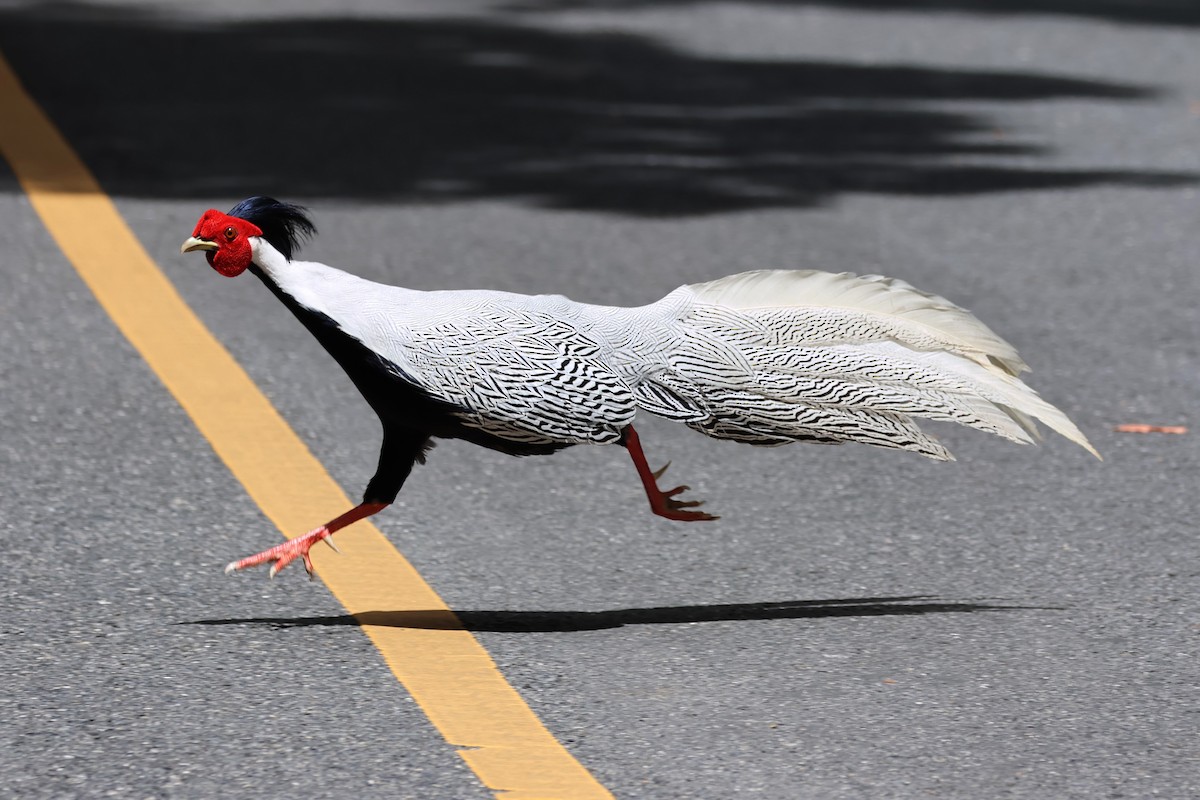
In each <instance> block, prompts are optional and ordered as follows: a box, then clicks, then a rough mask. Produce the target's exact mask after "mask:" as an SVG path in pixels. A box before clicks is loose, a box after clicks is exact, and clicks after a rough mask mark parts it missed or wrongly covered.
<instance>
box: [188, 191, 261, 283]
mask: <svg viewBox="0 0 1200 800" xmlns="http://www.w3.org/2000/svg"><path fill="white" fill-rule="evenodd" d="M252 236H262V229H261V228H259V227H258V226H257V225H254V224H253V223H250V222H247V221H246V220H244V219H239V218H237V217H231V216H229V215H228V214H222V213H221V212H220V211H217V210H216V209H215V208H210V209H209V210H208V211H205V212H204V215H203V216H202V217H200V221H199V222H197V223H196V229H195V230H194V231H192V235H191V236H190V237H189V238H188V239H187V240H186V241H185V242H184V243H183V246H182V247H181V248H180V252H182V253H189V252H191V251H192V250H203V251H204V256H205V258H207V259H208V263H209V265H210V266H211V267H212V268H213V269H215V270H216V271H217V272H219V273H221V274H222V275H224V276H226V277H228V278H232V277H235V276H237V275H241V274H242V273H243V272H245V271H246V268H247V267H249V266H250V260H251V259H252V258H253V257H254V251H253V250H252V249H251V247H250V237H252Z"/></svg>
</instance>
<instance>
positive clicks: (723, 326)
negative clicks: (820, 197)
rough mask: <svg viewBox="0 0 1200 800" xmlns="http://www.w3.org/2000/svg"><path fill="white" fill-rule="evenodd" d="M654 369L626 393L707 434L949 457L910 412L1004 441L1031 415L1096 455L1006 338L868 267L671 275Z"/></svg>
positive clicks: (1025, 433)
mask: <svg viewBox="0 0 1200 800" xmlns="http://www.w3.org/2000/svg"><path fill="white" fill-rule="evenodd" d="M663 303H664V304H665V305H668V306H674V307H677V308H679V310H680V312H681V313H679V315H678V317H677V327H676V329H675V330H676V333H677V334H678V336H676V337H674V339H673V341H672V343H671V344H670V346H669V347H668V352H667V354H666V355H667V357H666V359H664V360H663V362H662V365H661V368H657V369H655V370H652V371H651V372H650V374H648V375H646V376H645V378H644V379H643V381H642V382H641V384H640V385H639V386H638V387H636V388H635V399H636V402H637V403H638V404H639V406H641V407H642V408H644V409H646V410H647V411H650V412H651V413H654V414H659V415H661V416H665V417H668V418H670V419H675V420H678V421H680V422H684V423H685V424H687V425H689V426H691V427H694V428H696V429H697V430H700V431H703V432H704V433H706V434H708V435H710V436H715V437H717V438H726V439H735V440H739V441H747V442H751V443H754V444H762V445H777V444H785V443H787V442H789V441H797V440H801V441H810V442H819V443H826V444H838V443H841V442H843V441H857V442H864V443H867V444H874V445H878V446H882V447H892V448H900V449H905V450H912V451H915V452H919V453H921V454H923V455H926V456H929V457H931V458H938V459H950V458H952V456H951V455H950V453H949V451H948V450H946V448H945V447H944V446H943V445H941V444H940V443H939V442H937V441H936V440H934V439H932V438H931V437H930V436H928V435H927V434H925V433H924V432H922V431H921V430H920V429H919V428H917V426H916V423H915V422H914V421H913V419H911V418H914V417H916V418H927V419H937V420H947V421H952V422H957V423H960V424H962V425H966V426H968V427H972V428H977V429H979V430H983V431H987V432H989V433H993V434H995V435H997V436H1001V437H1004V438H1006V439H1009V440H1011V441H1014V442H1019V443H1022V444H1030V443H1032V442H1034V441H1035V439H1037V438H1040V436H1039V434H1038V431H1037V427H1036V425H1035V423H1034V422H1033V420H1034V419H1035V418H1036V419H1038V420H1040V421H1042V422H1043V423H1045V424H1046V425H1048V426H1049V427H1050V428H1051V429H1053V430H1055V431H1057V432H1058V433H1060V434H1062V435H1063V436H1065V437H1066V438H1068V439H1070V440H1071V441H1073V442H1076V443H1077V444H1079V445H1080V446H1082V447H1084V448H1085V449H1087V450H1088V451H1089V452H1091V453H1092V454H1093V455H1096V456H1097V457H1099V455H1098V454H1097V453H1096V451H1095V449H1093V448H1092V446H1091V445H1090V444H1089V443H1088V441H1087V439H1086V438H1085V437H1084V436H1083V434H1082V433H1081V432H1080V431H1079V429H1078V428H1076V427H1075V425H1074V424H1072V423H1071V421H1070V420H1068V419H1067V417H1066V416H1065V415H1064V414H1063V413H1062V412H1061V411H1059V410H1058V409H1057V408H1055V407H1054V406H1052V405H1050V404H1049V403H1047V402H1046V401H1045V400H1043V399H1041V398H1040V397H1039V396H1038V395H1037V393H1036V392H1034V391H1033V390H1032V389H1031V388H1029V387H1028V386H1027V385H1025V384H1024V383H1023V382H1022V381H1021V380H1019V379H1018V378H1017V377H1016V376H1017V375H1018V374H1019V373H1020V372H1022V371H1024V370H1027V369H1028V367H1027V366H1026V365H1025V362H1024V361H1022V360H1021V358H1020V356H1019V355H1017V352H1016V350H1015V349H1014V348H1013V347H1012V345H1010V344H1009V343H1007V342H1005V341H1004V340H1003V339H1001V338H1000V337H999V336H997V335H996V334H995V333H994V332H993V331H992V330H990V329H989V328H988V327H987V326H985V325H984V324H983V323H981V322H979V321H978V320H977V319H976V318H975V317H973V316H972V315H971V314H970V313H969V312H967V311H965V310H963V309H961V308H959V307H958V306H956V305H954V304H953V303H951V302H950V301H948V300H946V299H944V298H942V297H938V296H937V295H932V294H928V293H925V292H921V291H918V290H917V289H914V288H913V287H911V286H909V285H908V284H907V283H905V282H903V281H899V280H895V279H890V278H883V277H880V276H876V275H869V276H864V277H857V276H854V275H851V274H849V273H841V274H833V273H827V272H814V271H803V272H788V271H760V272H748V273H743V274H741V275H732V276H729V277H727V278H722V279H720V280H716V281H712V282H709V283H702V284H694V285H691V286H686V287H681V288H680V289H679V290H677V291H676V292H674V293H672V294H671V295H670V296H668V297H667V298H665V299H664V301H663Z"/></svg>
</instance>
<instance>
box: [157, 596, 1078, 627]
mask: <svg viewBox="0 0 1200 800" xmlns="http://www.w3.org/2000/svg"><path fill="white" fill-rule="evenodd" d="M1023 610H1061V609H1058V608H1051V607H1048V606H1023V605H1008V604H1000V603H993V602H984V601H978V600H973V601H947V600H942V599H939V598H937V597H934V596H931V595H905V596H899V597H855V598H844V599H831V600H790V601H784V602H771V603H727V604H716V605H690V606H660V607H654V608H621V609H613V610H609V611H506V610H459V611H448V610H437V609H429V610H413V611H364V612H362V613H360V614H355V615H351V614H339V615H331V616H320V617H243V618H226V619H198V620H190V621H187V622H182V623H180V624H185V625H258V626H265V627H270V628H306V627H313V626H333V627H336V626H360V625H368V626H378V627H388V628H416V629H423V630H467V631H472V632H494V633H574V632H579V631H595V630H604V629H608V628H621V627H624V626H626V625H687V624H691V623H698V622H737V621H751V620H778V619H830V618H836V617H899V616H923V615H927V614H970V613H978V612H996V611H1023Z"/></svg>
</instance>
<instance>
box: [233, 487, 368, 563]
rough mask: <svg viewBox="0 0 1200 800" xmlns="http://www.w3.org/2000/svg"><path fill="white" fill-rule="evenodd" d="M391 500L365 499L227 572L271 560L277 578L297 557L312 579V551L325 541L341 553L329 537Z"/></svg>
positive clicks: (245, 559) (244, 559)
mask: <svg viewBox="0 0 1200 800" xmlns="http://www.w3.org/2000/svg"><path fill="white" fill-rule="evenodd" d="M387 505H388V504H387V503H367V502H363V503H360V504H359V505H356V506H355V507H354V508H352V509H350V510H349V511H347V512H346V513H345V514H342V515H341V516H340V517H337V518H336V519H331V520H329V522H326V523H325V524H324V525H322V526H321V527H319V528H314V529H313V530H311V531H309V532H308V533H306V534H304V535H303V536H297V537H296V538H295V539H292V540H290V541H287V542H284V543H283V544H277V545H275V546H274V547H272V548H270V549H268V550H263V551H262V552H261V553H259V554H258V555H254V556H250V557H249V558H243V559H242V560H241V561H234V562H233V563H232V564H230V565H228V566H227V567H225V574H226V575H229V574H230V573H233V572H237V571H238V570H239V569H245V568H246V567H257V566H258V565H259V564H265V563H267V562H268V561H274V562H275V563H274V564H273V565H272V566H271V577H272V578H274V577H275V574H276V573H277V572H279V570H281V569H283V568H284V567H286V566H287V565H288V564H290V563H292V562H293V561H295V560H296V559H297V558H303V559H304V568H305V569H306V570H308V575H309V577H310V578H311V577H312V574H313V565H312V559H311V558H309V557H308V550H309V548H310V547H312V546H313V545H314V544H316V543H317V542H319V541H321V540H324V541H325V543H326V544H328V545H329V546H330V547H332V548H333V551H334V552H335V553H336V552H339V551H338V549H337V545H335V544H334V543H333V539H331V538H329V537H331V536H333V535H334V534H335V533H337V532H338V531H340V530H341V529H342V528H344V527H346V526H347V525H350V524H352V523H355V522H358V521H359V520H360V519H364V518H366V517H369V516H371V515H372V514H377V513H379V512H380V511H382V510H383V509H385V508H387Z"/></svg>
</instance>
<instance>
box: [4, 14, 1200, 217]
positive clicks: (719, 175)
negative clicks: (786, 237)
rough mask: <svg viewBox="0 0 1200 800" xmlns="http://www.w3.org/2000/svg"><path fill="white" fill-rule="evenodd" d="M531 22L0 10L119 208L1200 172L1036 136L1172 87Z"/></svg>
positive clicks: (964, 184) (554, 198)
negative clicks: (782, 56) (738, 54)
mask: <svg viewBox="0 0 1200 800" xmlns="http://www.w3.org/2000/svg"><path fill="white" fill-rule="evenodd" d="M521 19H526V17H521V16H520V15H513V14H508V15H505V16H504V17H499V16H497V17H475V18H470V19H466V18H445V19H428V18H419V19H412V18H404V19H372V18H359V17H350V16H344V17H343V16H337V15H336V14H333V13H331V14H330V15H329V16H323V17H305V18H272V19H265V20H259V19H254V18H249V19H239V20H230V21H226V20H220V21H211V20H210V21H191V22H189V21H187V20H185V19H181V18H179V17H176V16H168V15H155V14H154V13H151V12H149V11H135V10H130V9H128V8H124V9H117V8H113V7H100V6H91V5H88V4H86V3H55V2H40V3H29V4H20V5H17V6H16V7H9V8H7V9H0V50H3V52H4V53H5V55H6V56H7V57H8V59H9V60H10V61H11V62H12V63H13V64H14V67H15V69H16V70H17V73H18V75H20V76H21V78H22V80H24V81H25V83H26V85H27V87H28V88H29V89H30V91H31V93H32V94H33V96H34V97H35V98H36V99H37V100H38V102H39V103H41V104H42V105H43V106H44V107H45V108H46V109H47V111H48V112H49V114H50V116H51V117H52V119H53V120H54V121H55V122H56V123H57V124H58V125H59V126H60V127H61V128H62V129H63V131H64V133H65V134H66V136H67V138H68V140H69V141H70V142H71V143H72V144H73V145H74V146H75V147H76V148H77V149H78V150H79V151H80V153H81V155H82V156H83V159H84V161H85V163H87V164H88V165H89V166H90V167H91V169H92V170H93V171H94V172H95V173H96V175H97V177H98V178H99V180H100V183H101V185H102V186H103V187H104V189H105V190H106V191H107V192H109V193H110V194H113V195H116V196H129V197H141V198H188V199H191V198H195V199H197V200H198V201H202V202H205V203H209V204H211V203H213V202H218V201H221V202H226V201H228V200H230V199H236V198H241V197H244V196H248V195H252V194H272V195H276V196H279V197H283V198H289V199H299V200H305V201H311V200H314V199H321V200H325V199H334V200H337V199H345V200H350V201H387V202H395V203H405V202H408V203H412V202H451V201H462V200H478V199H494V198H499V199H504V200H508V201H510V202H519V203H526V204H530V205H537V206H542V207H550V208H560V209H577V210H586V211H599V212H608V213H616V214H628V215H641V216H674V215H686V214H702V213H713V212H724V211H735V210H743V209H759V208H780V207H792V208H796V207H800V208H803V207H809V206H814V205H818V204H822V203H827V202H829V201H830V200H831V199H833V198H836V197H837V196H839V195H841V194H844V193H848V192H871V193H889V194H905V195H924V196H938V195H964V194H974V193H986V192H1001V191H1017V190H1030V189H1069V188H1076V187H1085V186H1091V185H1097V184H1115V185H1130V186H1151V187H1154V186H1173V185H1178V184H1180V183H1190V182H1194V181H1195V180H1196V178H1197V177H1198V176H1196V175H1193V174H1191V173H1175V172H1167V171H1147V170H1139V169H1122V168H1120V167H1119V166H1117V167H1111V166H1109V165H1103V166H1098V167H1096V168H1075V167H1072V168H1061V167H1055V166H1052V165H1051V164H1050V163H1047V162H1048V159H1051V158H1052V157H1053V156H1054V155H1055V151H1054V149H1053V148H1052V147H1049V146H1047V145H1046V144H1045V141H1046V136H1045V133H1044V132H1043V131H1039V130H1037V129H1032V130H1029V129H1024V128H1023V127H1022V126H1021V122H1020V113H1019V112H1020V111H1022V110H1023V109H1027V108H1034V107H1036V106H1038V105H1041V104H1044V103H1047V102H1056V101H1061V100H1072V101H1077V100H1080V99H1086V100H1090V101H1095V102H1102V103H1136V102H1141V101H1146V100H1149V99H1152V98H1153V97H1155V91H1154V90H1153V89H1152V88H1150V87H1145V86H1137V85H1129V84H1123V83H1108V82H1101V81H1093V80H1085V79H1079V78H1073V77H1067V76H1061V75H1050V74H1035V73H1024V72H1004V71H990V70H958V69H949V68H942V67H926V66H913V65H888V64H882V65H862V64H851V63H839V62H824V61H806V60H751V59H737V58H724V57H715V56H708V55H703V54H697V53H694V52H689V51H685V50H680V49H676V48H674V47H672V46H670V45H668V44H666V43H664V42H662V41H659V40H656V39H654V38H652V37H648V36H641V35H630V34H617V33H612V32H597V31H565V30H551V29H545V28H537V27H532V26H529V25H521V24H514V22H513V20H521ZM47 43H52V46H50V45H48V44H47ZM6 182H7V183H8V185H5V183H6ZM60 188H62V189H63V190H65V191H71V190H73V189H74V188H77V187H70V186H63V187H60ZM0 190H8V191H16V186H15V185H13V184H12V179H11V177H8V176H0Z"/></svg>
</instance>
